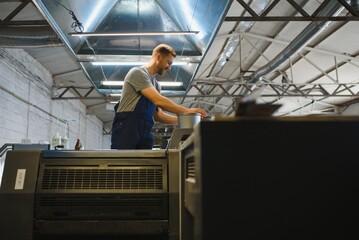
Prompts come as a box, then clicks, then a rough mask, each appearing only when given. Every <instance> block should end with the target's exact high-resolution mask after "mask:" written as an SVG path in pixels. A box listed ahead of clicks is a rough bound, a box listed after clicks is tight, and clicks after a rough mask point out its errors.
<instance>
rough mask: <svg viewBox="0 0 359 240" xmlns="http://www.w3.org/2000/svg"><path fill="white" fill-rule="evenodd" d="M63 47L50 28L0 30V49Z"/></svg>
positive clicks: (7, 28)
mask: <svg viewBox="0 0 359 240" xmlns="http://www.w3.org/2000/svg"><path fill="white" fill-rule="evenodd" d="M57 46H64V44H63V43H62V41H61V40H60V39H59V37H58V36H57V34H56V33H55V32H54V31H53V30H52V29H51V27H3V28H0V47H3V48H38V47H57Z"/></svg>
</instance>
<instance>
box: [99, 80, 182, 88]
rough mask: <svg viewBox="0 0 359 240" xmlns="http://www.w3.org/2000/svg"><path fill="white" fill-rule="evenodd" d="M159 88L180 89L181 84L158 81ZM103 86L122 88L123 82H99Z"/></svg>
mask: <svg viewBox="0 0 359 240" xmlns="http://www.w3.org/2000/svg"><path fill="white" fill-rule="evenodd" d="M159 84H160V85H161V87H181V86H183V82H163V81H159ZM101 85H103V86H123V81H101Z"/></svg>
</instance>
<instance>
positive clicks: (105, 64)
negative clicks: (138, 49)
mask: <svg viewBox="0 0 359 240" xmlns="http://www.w3.org/2000/svg"><path fill="white" fill-rule="evenodd" d="M91 63H92V65H94V66H110V65H116V66H117V65H119V66H136V65H144V64H147V63H148V62H117V61H116V62H115V61H108V62H106V61H102V62H91ZM187 64H188V62H180V61H179V62H176V61H174V62H173V64H172V65H173V66H183V65H187Z"/></svg>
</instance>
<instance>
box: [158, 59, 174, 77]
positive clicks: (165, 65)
mask: <svg viewBox="0 0 359 240" xmlns="http://www.w3.org/2000/svg"><path fill="white" fill-rule="evenodd" d="M173 60H174V57H173V56H172V55H171V54H169V55H167V56H162V55H160V54H159V56H158V62H157V74H158V75H160V76H163V75H164V74H165V72H166V71H169V70H171V66H172V63H173Z"/></svg>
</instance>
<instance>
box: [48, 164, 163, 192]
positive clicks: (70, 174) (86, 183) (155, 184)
mask: <svg viewBox="0 0 359 240" xmlns="http://www.w3.org/2000/svg"><path fill="white" fill-rule="evenodd" d="M162 172H163V171H162V167H161V166H158V167H157V166H151V167H149V166H144V167H138V166H136V167H123V168H114V169H99V168H84V167H82V168H81V167H67V168H59V167H50V168H45V169H44V174H43V179H42V185H41V186H42V189H44V190H56V189H68V190H69V189H94V190H101V189H104V190H106V189H124V190H127V189H150V190H154V189H155V190H162V189H163V176H162V175H163V174H162Z"/></svg>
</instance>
